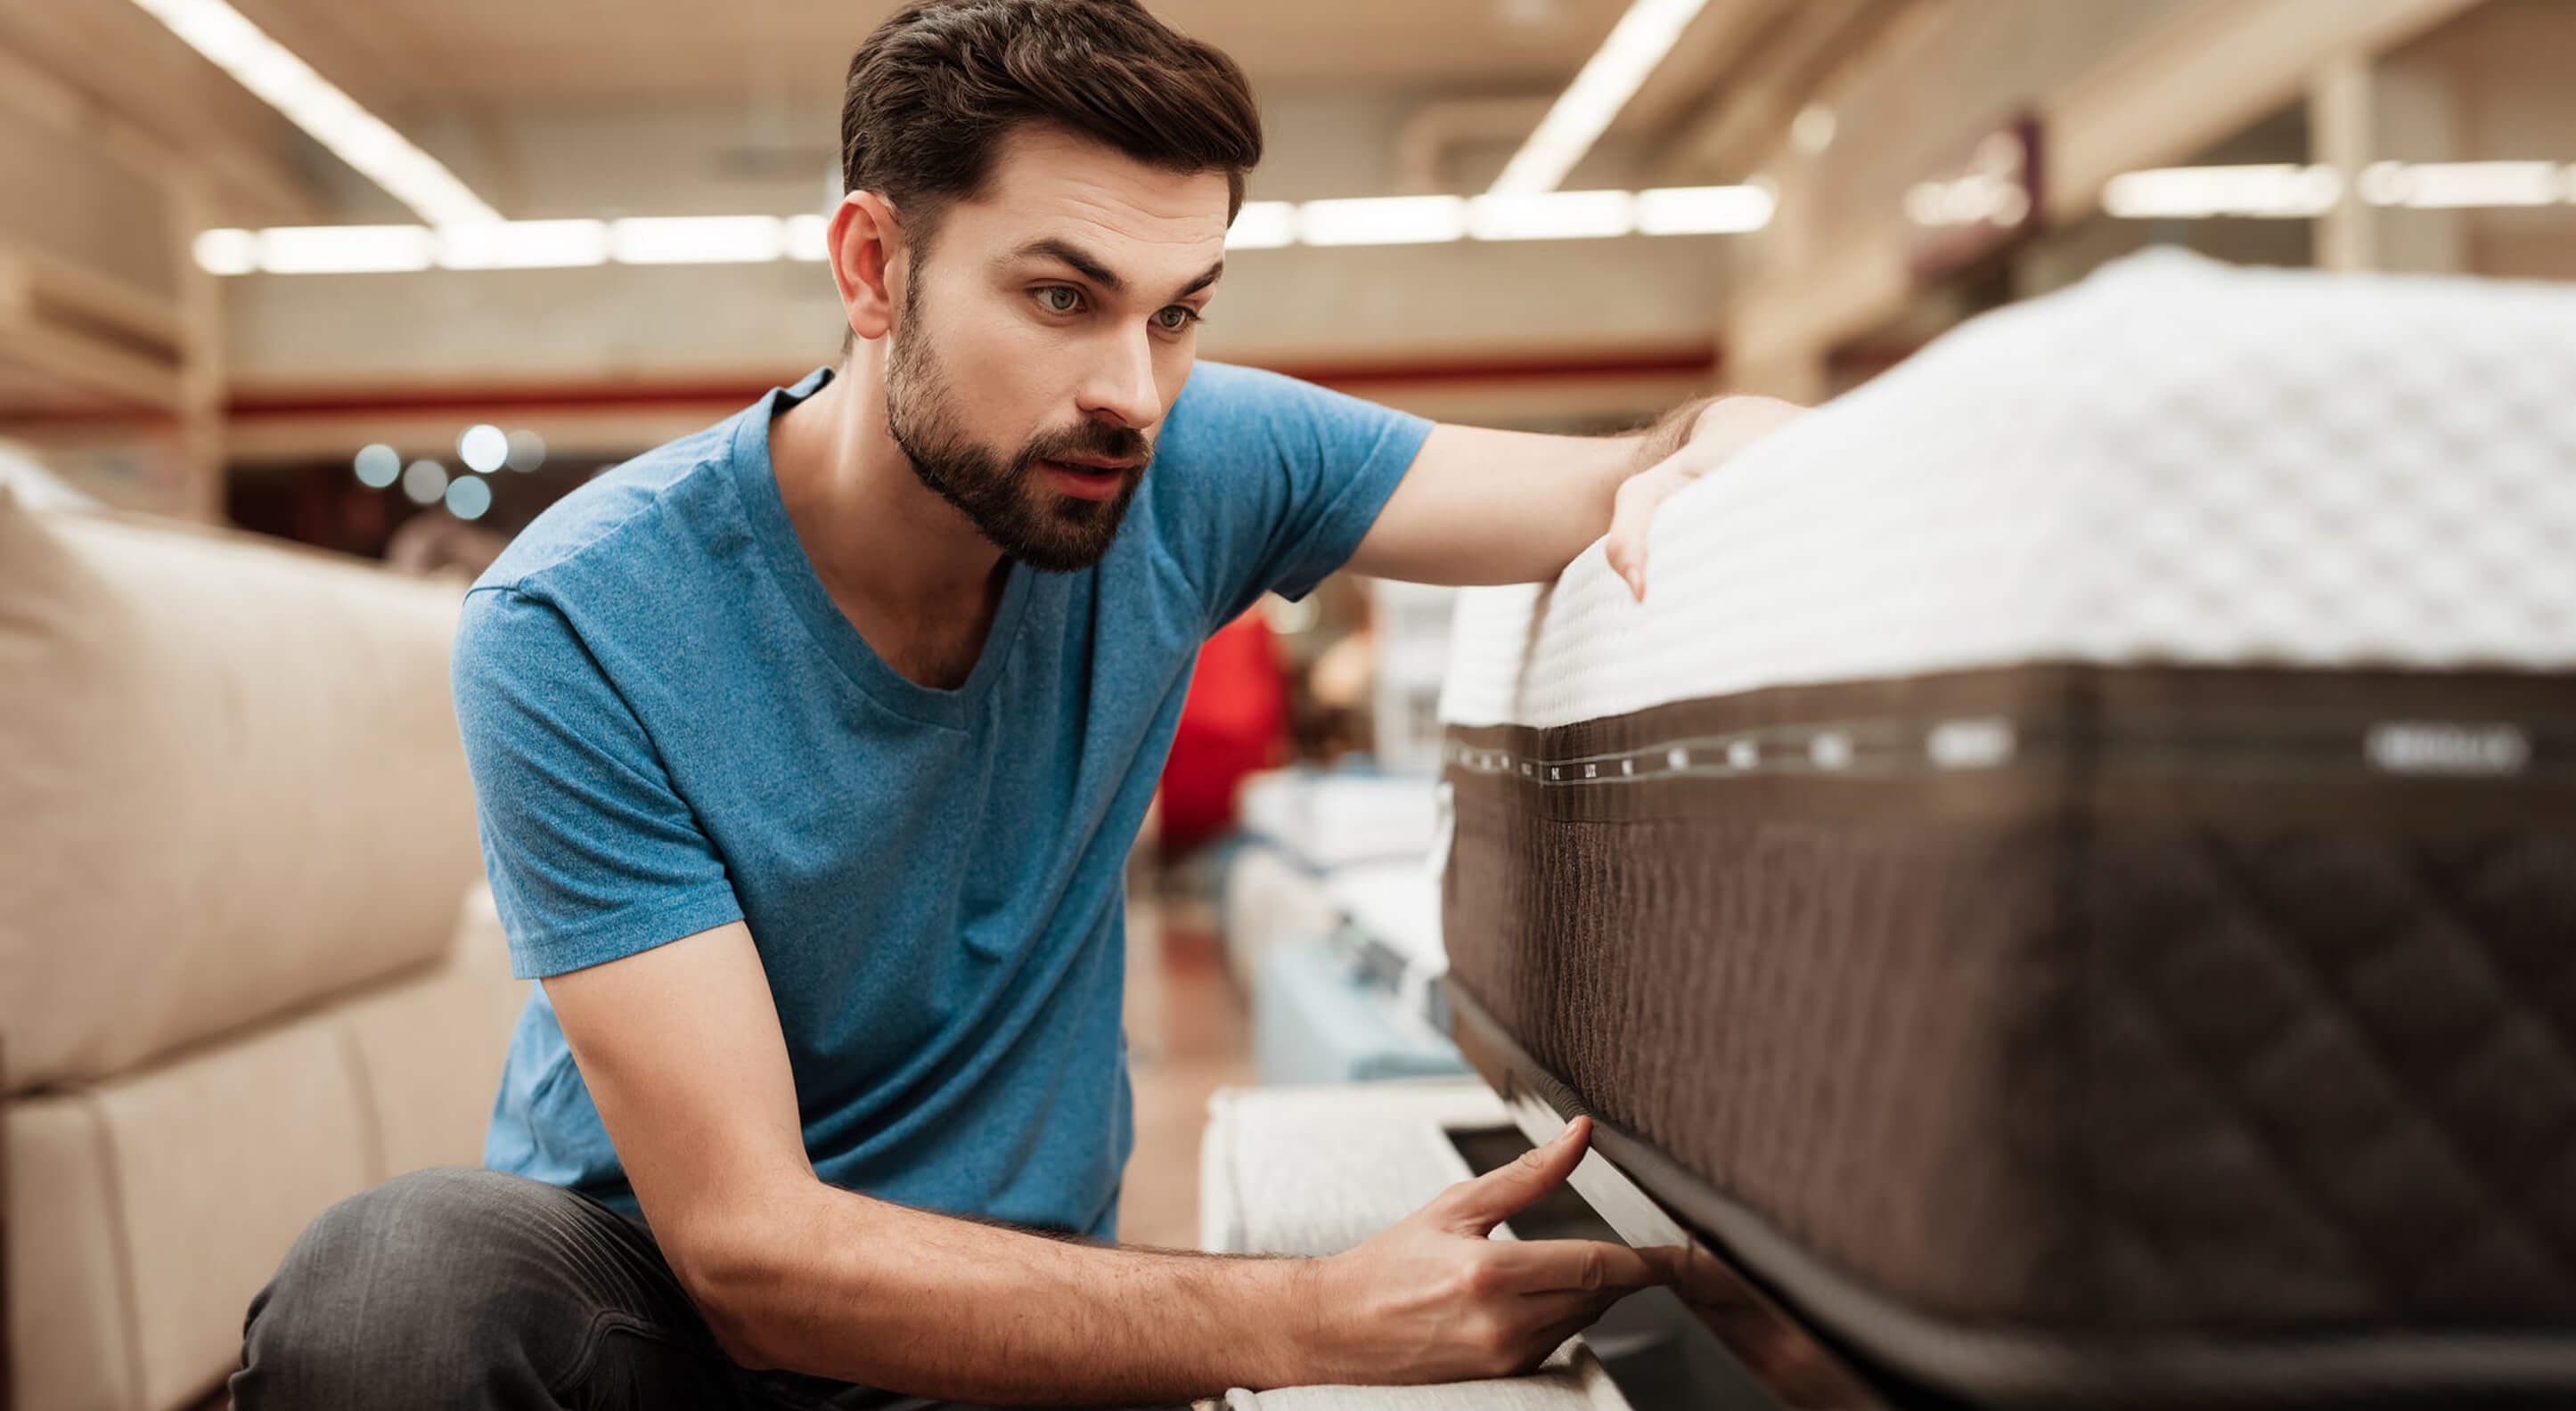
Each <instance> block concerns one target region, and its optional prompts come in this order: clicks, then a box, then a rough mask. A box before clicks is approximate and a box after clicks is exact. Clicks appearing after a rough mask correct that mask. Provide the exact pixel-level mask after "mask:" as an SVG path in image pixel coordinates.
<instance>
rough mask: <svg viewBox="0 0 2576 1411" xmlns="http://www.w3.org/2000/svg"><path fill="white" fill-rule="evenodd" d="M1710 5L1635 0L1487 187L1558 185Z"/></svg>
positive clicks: (1502, 190) (1515, 189) (1499, 192)
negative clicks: (1683, 33)
mask: <svg viewBox="0 0 2576 1411" xmlns="http://www.w3.org/2000/svg"><path fill="white" fill-rule="evenodd" d="M1707 4H1708V0H1634V3H1632V4H1631V5H1629V6H1628V11H1627V13H1626V14H1623V15H1621V16H1620V17H1619V23H1618V24H1616V25H1614V26H1612V27H1611V30H1610V37H1609V38H1608V39H1605V40H1603V41H1601V47H1600V48H1599V49H1596V50H1594V51H1593V54H1592V57H1591V58H1590V59H1589V60H1586V61H1585V63H1584V65H1583V71H1582V72H1581V73H1578V74H1576V75H1575V76H1574V82H1572V83H1570V84H1567V85H1566V87H1565V91H1564V92H1563V93H1560V94H1558V95H1557V98H1556V103H1555V105H1554V106H1553V107H1550V108H1549V109H1548V110H1547V116H1546V117H1543V118H1541V119H1539V124H1538V127H1537V128H1536V129H1534V130H1533V131H1532V132H1531V133H1530V135H1529V140H1528V141H1526V142H1523V143H1522V144H1521V149H1520V150H1519V151H1517V152H1515V153H1513V154H1512V159H1511V161H1509V162H1507V163H1505V164H1504V166H1503V172H1502V175H1500V176H1497V177H1495V178H1494V184H1493V185H1492V186H1491V187H1489V188H1487V190H1488V193H1489V194H1491V195H1495V196H1530V195H1536V194H1537V193H1539V192H1542V191H1553V190H1555V189H1556V188H1557V186H1558V185H1560V184H1561V183H1563V182H1564V180H1565V178H1566V176H1567V175H1568V174H1569V173H1571V172H1572V171H1573V170H1574V166H1575V163H1577V162H1580V161H1582V160H1583V154H1584V153H1586V152H1589V151H1591V150H1592V144H1593V143H1594V142H1596V141H1598V140H1600V137H1601V134H1602V133H1603V132H1605V131H1608V130H1609V127H1610V120H1611V119H1613V118H1615V117H1617V116H1619V110H1620V109H1621V108H1624V107H1626V106H1628V100H1629V99H1630V98H1633V97H1635V96H1636V93H1637V90H1638V88H1640V87H1641V86H1643V85H1644V83H1645V82H1646V76H1647V75H1649V74H1651V73H1653V72H1654V71H1655V66H1656V65H1657V64H1660V63H1662V62H1663V61H1664V56H1665V55H1666V54H1669V53H1671V52H1672V48H1673V44H1674V43H1675V42H1676V41H1677V40H1679V39H1680V38H1681V37H1682V31H1683V30H1684V29H1687V28H1689V27H1690V22H1691V21H1692V20H1694V19H1696V18H1698V17H1699V12H1700V11H1701V9H1703V8H1704V7H1705V6H1706V5H1707Z"/></svg>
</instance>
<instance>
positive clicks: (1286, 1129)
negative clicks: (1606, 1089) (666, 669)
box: [1199, 1079, 1512, 1254]
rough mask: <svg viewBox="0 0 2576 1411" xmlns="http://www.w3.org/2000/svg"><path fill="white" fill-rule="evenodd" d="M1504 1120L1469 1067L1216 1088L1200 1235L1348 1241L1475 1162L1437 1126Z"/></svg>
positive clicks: (1226, 1244) (1225, 1249)
mask: <svg viewBox="0 0 2576 1411" xmlns="http://www.w3.org/2000/svg"><path fill="white" fill-rule="evenodd" d="M1511 1120H1512V1119H1511V1115H1510V1114H1509V1113H1508V1112H1506V1111H1505V1110H1504V1108H1503V1105H1502V1103H1501V1102H1500V1101H1499V1100H1498V1099H1496V1098H1495V1096H1494V1094H1493V1093H1492V1091H1491V1090H1489V1089H1488V1088H1486V1086H1485V1085H1484V1084H1483V1083H1480V1082H1476V1081H1474V1080H1472V1079H1470V1080H1464V1081H1461V1080H1436V1081H1415V1082H1389V1083H1366V1084H1359V1085H1345V1084H1326V1085H1322V1086H1316V1087H1272V1088H1222V1089H1219V1090H1218V1091H1217V1092H1216V1094H1215V1095H1214V1096H1212V1097H1210V1098H1209V1099H1208V1124H1207V1131H1206V1132H1205V1134H1204V1135H1203V1136H1202V1137H1201V1138H1200V1141H1199V1223H1200V1229H1199V1247H1200V1248H1201V1249H1205V1250H1210V1251H1212V1252H1215V1253H1220V1254H1336V1253H1339V1252H1341V1251H1342V1250H1345V1249H1349V1248H1351V1247H1352V1246H1354V1245H1357V1244H1359V1243H1360V1242H1361V1241H1363V1240H1366V1239H1367V1238H1368V1237H1369V1236H1371V1235H1374V1234H1376V1233H1377V1232H1378V1231H1380V1230H1383V1229H1385V1228H1386V1227H1387V1226H1389V1225H1392V1224H1394V1223H1395V1222H1397V1221H1398V1220H1401V1219H1403V1218H1404V1217H1405V1216H1407V1215H1410V1214H1412V1213H1413V1212H1414V1211H1415V1210H1417V1209H1420V1208H1421V1207H1422V1205H1423V1204H1424V1203H1425V1202H1427V1201H1429V1200H1430V1199H1431V1198H1432V1197H1433V1196H1436V1195H1438V1194H1439V1193H1440V1192H1441V1191H1443V1190H1445V1189H1447V1188H1448V1187H1449V1186H1451V1185H1453V1184H1455V1183H1456V1182H1459V1181H1463V1180H1466V1179H1467V1178H1468V1177H1469V1176H1470V1175H1472V1174H1474V1173H1473V1172H1471V1171H1470V1170H1469V1169H1468V1168H1467V1162H1466V1158H1465V1157H1463V1156H1460V1155H1459V1154H1458V1149H1457V1148H1456V1147H1455V1146H1452V1145H1451V1144H1450V1143H1449V1140H1448V1139H1447V1138H1446V1137H1444V1136H1442V1135H1441V1133H1442V1132H1443V1131H1444V1130H1445V1129H1448V1128H1453V1127H1454V1128H1475V1127H1508V1126H1510V1125H1511ZM1506 1228H1508V1227H1506Z"/></svg>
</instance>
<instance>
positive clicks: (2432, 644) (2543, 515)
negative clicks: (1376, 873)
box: [1441, 252, 2576, 727]
mask: <svg viewBox="0 0 2576 1411" xmlns="http://www.w3.org/2000/svg"><path fill="white" fill-rule="evenodd" d="M2570 386H2576V290H2571V289H2567V288H2559V287H2550V286H2543V285H2516V284H2508V283H2502V282H2497V281H2479V280H2470V279H2429V278H2421V277H2414V278H2406V277H2390V276H2330V275H2319V274H2312V273H2305V272H2296V271H2284V270H2252V269H2229V268H2226V267H2224V266H2220V265H2215V264H2211V263H2208V262H2206V261H2202V260H2198V259H2195V258H2192V257H2189V256H2183V255H2178V254H2175V253H2172V252H2153V253H2150V254H2148V255H2143V256H2139V257H2135V258H2133V259H2130V260H2126V261H2122V262H2120V263H2119V264H2116V265H2114V266H2111V267H2109V268H2107V269H2105V270H2103V271H2102V272H2100V273H2099V274H2097V275H2095V276H2094V277H2093V278H2091V279H2089V280H2087V281H2085V282H2084V283H2083V284H2080V285H2078V286H2076V287H2075V288H2074V289H2071V290H2068V291H2065V292H2063V293H2061V294H2058V295H2054V296H2051V297H2049V298H2045V299H2039V300H2034V301H2032V302H2030V303H2027V304H2022V305H2016V306H2014V307H2012V308H2009V309H2005V310H2002V311H2000V312H1997V313H1994V314H1990V315H1988V316H1986V317H1984V318H1981V319H1977V320H1975V321H1973V322H1971V323H1969V324H1967V325H1965V326H1963V327H1961V328H1959V329H1957V330H1955V331H1953V332H1952V333H1950V334H1949V335H1948V336H1946V337H1944V338H1942V339H1941V340H1939V341H1938V342H1936V343H1934V344H1933V345H1932V346H1931V347H1930V348H1927V349H1926V350H1924V351H1923V352H1922V353H1921V354H1919V355H1917V356H1916V357H1915V358H1913V359H1911V360H1909V361H1907V362H1906V363H1905V364H1904V365H1903V366H1901V367H1899V368H1897V369H1895V370H1894V371H1892V372H1890V373H1888V374H1887V375H1886V376H1884V377H1882V378H1879V379H1878V380H1876V381H1875V382H1872V383H1870V384H1869V385H1868V386H1865V387H1863V388H1861V389H1859V390H1858V391H1856V392H1854V393H1852V394H1850V395H1849V396H1846V397H1844V398H1842V399H1840V400H1838V401H1836V402H1834V403H1833V404H1831V405H1830V406H1828V407H1825V408H1823V409H1820V410H1819V411H1818V412H1816V413H1815V414H1813V415H1811V416H1809V417H1807V418H1805V419H1803V420H1802V421H1800V422H1798V423H1796V424H1793V425H1792V426H1790V427H1788V428H1787V429H1785V430H1783V431H1780V432H1778V433H1776V434H1774V435H1773V436H1771V437H1769V438H1766V439H1765V440H1764V441H1763V442H1761V443H1759V444H1758V445H1756V446H1755V447H1753V448H1750V449H1749V450H1747V451H1746V452H1745V453H1744V454H1743V455H1741V456H1739V457H1737V458H1736V459H1735V460H1734V461H1733V462H1731V463H1729V464H1728V465H1727V466H1726V467H1725V468H1724V469H1722V470H1721V471H1719V472H1718V473H1717V474H1714V475H1712V476H1709V477H1707V478H1706V479H1703V480H1701V481H1699V482H1698V483H1696V484H1694V485H1692V486H1691V487H1689V488H1688V489H1686V490H1684V491H1683V492H1682V493H1680V494H1678V495H1676V496H1674V497H1673V498H1672V499H1671V500H1670V501H1668V502H1667V503H1666V504H1665V505H1664V507H1663V509H1662V510H1661V511H1660V512H1659V513H1658V515H1657V518H1656V523H1655V527H1654V533H1653V538H1652V541H1651V544H1650V550H1649V563H1650V566H1649V568H1648V575H1647V576H1648V594H1647V600H1646V602H1645V603H1644V604H1643V605H1642V606H1641V605H1639V604H1637V603H1635V602H1634V601H1632V600H1631V599H1630V597H1629V595H1628V593H1627V590H1626V589H1625V588H1624V587H1623V586H1622V585H1621V584H1620V583H1619V582H1618V580H1617V579H1616V578H1615V577H1614V576H1613V575H1612V574H1611V573H1610V572H1609V570H1608V568H1607V567H1606V565H1605V564H1604V562H1603V560H1602V556H1601V550H1600V548H1599V547H1598V546H1595V547H1594V548H1592V549H1591V550H1589V551H1587V552H1586V553H1585V554H1584V555H1582V556H1581V557H1580V558H1578V559H1577V560H1576V561H1575V563H1574V564H1573V566H1572V567H1570V568H1569V569H1567V571H1566V573H1565V574H1564V576H1563V577H1562V578H1561V579H1560V580H1559V581H1558V582H1557V583H1556V584H1554V585H1553V586H1552V587H1547V588H1541V587H1535V586H1519V587H1507V588H1486V589H1474V590H1470V591H1468V592H1466V593H1464V594H1462V595H1461V597H1460V601H1459V608H1458V617H1457V627H1456V631H1455V636H1454V639H1453V643H1452V651H1451V662H1450V672H1449V677H1448V681H1447V683H1446V686H1445V689H1444V694H1443V697H1442V704H1441V718H1442V719H1443V720H1444V721H1447V722H1450V723H1455V724H1467V725H1493V724H1520V725H1532V726H1541V727H1548V726H1558V725H1566V724H1571V723H1573V722H1576V721H1581V720H1591V719H1598V718H1601V717H1604V716H1612V715H1620V714H1625V713H1628V712H1632V711H1637V710H1642V709H1645V708H1647V707H1649V706H1654V705H1660V704H1664V703H1667V702H1671V701H1679V700H1689V699H1694V698H1697V697H1703V696H1713V695H1722V694H1726V693H1730V692H1735V691H1743V690H1750V689H1755V688H1759V687H1766V686H1777V685H1784V684H1795V683H1808V682H1829V681H1840V680H1858V679H1866V678H1873V677H1888V676H1901V675H1910V674H1918V673H1926V672H1939V671H1954V670H1964V669H1969V668H1975V667H1982V666H2000V665H2016V664H2022V663H2028V662H2035V661H2064V662H2090V663H2099V664H2105V665H2121V664H2138V663H2150V662H2158V663H2167V664H2183V665H2207V666H2220V665H2231V666H2244V665H2258V664H2270V665H2291V666H2335V667H2362V666H2372V665H2377V666H2398V667H2410V668H2438V669H2460V668H2466V667H2471V666H2479V665H2486V666H2499V667H2506V668H2512V669H2541V670H2567V669H2576V554H2571V553H2569V552H2567V551H2566V546H2567V545H2569V544H2576V398H2570V397H2569V396H2568V395H2567V393H2566V389H2567V388H2568V387H2570Z"/></svg>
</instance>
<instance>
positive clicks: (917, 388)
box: [886, 283, 1154, 573]
mask: <svg viewBox="0 0 2576 1411" xmlns="http://www.w3.org/2000/svg"><path fill="white" fill-rule="evenodd" d="M920 287H921V286H920V285H919V284H918V283H915V284H913V285H912V286H911V287H910V288H907V289H906V290H905V291H904V298H903V313H904V320H903V322H904V327H903V332H902V335H901V336H900V337H898V338H897V339H896V340H895V342H894V346H893V349H892V351H891V352H890V353H889V354H888V356H887V358H886V427H887V429H888V430H889V431H891V432H892V433H893V434H894V443H895V445H896V446H898V447H900V448H901V449H902V451H903V454H904V457H905V459H907V460H909V461H911V462H912V473H913V474H915V475H918V476H920V477H921V483H922V484H924V485H927V486H929V487H930V488H931V489H932V490H934V491H937V492H938V494H939V497H940V498H941V499H943V500H946V501H947V502H948V503H950V504H952V505H955V506H956V507H957V508H958V510H959V511H960V512H961V513H963V514H964V515H965V516H966V518H967V520H968V521H969V522H971V523H972V524H973V525H974V526H975V531H976V532H977V533H979V534H981V535H983V536H984V538H985V539H986V540H987V541H989V542H990V543H991V544H992V545H993V546H994V547H995V548H998V549H1000V550H1001V551H1002V552H1003V553H1005V554H1007V555H1009V556H1010V557H1012V558H1015V559H1017V560H1019V561H1020V562H1022V563H1025V564H1027V565H1028V566H1029V567H1031V568H1038V569H1045V570H1047V571H1049V572H1054V573H1070V572H1073V571H1075V570H1078V569H1085V568H1089V567H1091V566H1092V565H1093V564H1096V563H1098V562H1100V559H1101V556H1102V555H1104V554H1106V553H1108V552H1109V546H1110V544H1111V542H1113V541H1114V540H1115V539H1116V538H1117V537H1118V524H1119V521H1120V520H1122V519H1124V518H1125V517H1126V514H1127V502H1128V501H1129V500H1132V499H1134V498H1135V496H1136V482H1137V481H1138V480H1140V479H1141V478H1143V476H1144V474H1145V463H1146V461H1147V460H1148V459H1150V458H1151V457H1152V455H1153V452H1154V443H1153V441H1152V439H1151V438H1149V437H1147V436H1146V435H1145V434H1144V433H1143V432H1141V431H1138V430H1136V429H1135V428H1134V427H1131V426H1108V425H1104V424H1102V423H1100V422H1094V421H1085V422H1081V423H1079V424H1077V425H1075V426H1072V427H1068V428H1066V429H1064V430H1061V431H1042V432H1040V433H1038V434H1037V435H1035V436H1032V437H1030V438H1029V439H1028V441H1027V442H1026V443H1024V444H1023V445H1021V447H1020V448H1019V450H1018V451H1017V452H1015V453H1014V454H1013V455H1012V456H1011V457H1010V459H1009V460H1008V461H1005V460H1003V459H1002V457H1001V456H1000V455H998V454H997V453H995V452H994V451H993V449H992V448H991V447H988V446H982V445H978V444H976V443H975V442H974V441H972V440H970V439H968V437H967V435H966V433H965V431H964V430H963V429H962V428H961V427H960V426H959V425H958V416H957V405H956V393H955V390H954V388H952V387H951V386H950V384H949V381H948V377H947V375H946V369H945V368H944V367H942V366H941V365H940V360H939V358H938V356H937V354H936V353H934V352H933V351H932V350H931V349H930V348H929V347H928V342H929V340H928V338H927V336H926V330H925V329H924V327H923V324H922V320H921V317H920V301H919V297H918V296H919V291H920ZM1068 456H1071V457H1085V458H1100V459H1107V460H1117V461H1133V462H1135V464H1134V465H1133V466H1132V467H1131V468H1129V469H1128V470H1126V471H1124V472H1122V479H1121V481H1120V484H1119V487H1118V493H1117V494H1116V495H1114V496H1111V497H1110V498H1108V499H1106V500H1086V499H1082V498H1079V497H1077V496H1072V495H1063V494H1057V493H1055V492H1053V491H1050V490H1047V489H1045V488H1043V487H1041V486H1038V485H1035V484H1032V483H1031V482H1032V477H1033V473H1034V472H1035V470H1036V469H1037V464H1036V463H1037V462H1039V461H1041V460H1061V459H1064V458H1065V457H1068Z"/></svg>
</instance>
